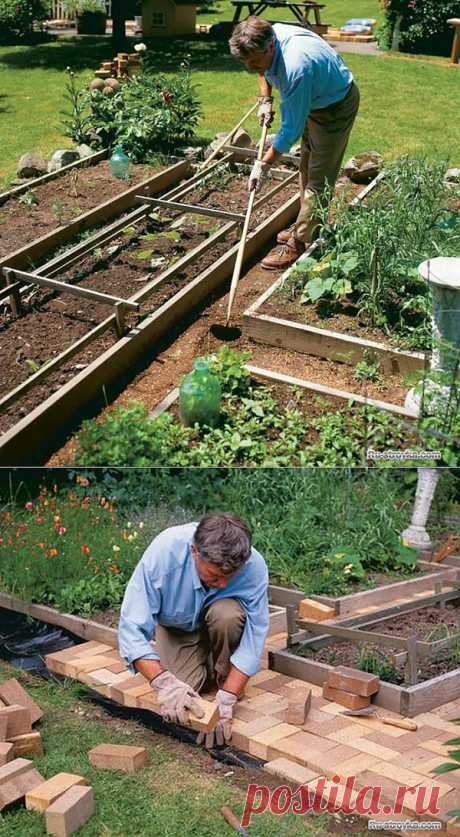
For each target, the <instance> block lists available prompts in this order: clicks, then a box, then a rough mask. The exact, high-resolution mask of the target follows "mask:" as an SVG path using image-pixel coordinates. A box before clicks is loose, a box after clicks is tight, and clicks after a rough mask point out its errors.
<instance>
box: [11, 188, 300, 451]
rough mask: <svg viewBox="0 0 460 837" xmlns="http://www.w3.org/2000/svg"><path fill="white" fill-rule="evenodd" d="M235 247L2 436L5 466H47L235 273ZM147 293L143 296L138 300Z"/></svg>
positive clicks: (269, 228) (260, 234)
mask: <svg viewBox="0 0 460 837" xmlns="http://www.w3.org/2000/svg"><path fill="white" fill-rule="evenodd" d="M298 206H299V197H298V195H296V196H294V197H292V198H290V199H289V200H288V201H286V203H285V204H283V205H282V206H281V207H280V208H279V209H277V210H276V211H275V212H274V213H273V214H272V215H271V216H270V217H269V218H267V219H266V220H265V221H264V222H263V223H261V224H259V226H258V227H257V228H256V229H255V230H253V231H252V232H251V233H250V234H249V236H248V238H247V242H246V249H245V259H246V260H249V259H251V258H252V257H253V256H254V255H255V253H256V252H257V251H258V250H259V249H260V248H261V247H263V246H264V245H265V244H266V243H267V242H268V241H269V240H270V239H271V238H272V237H273V235H275V234H276V233H277V232H278V231H279V230H280V229H283V228H284V227H285V226H288V225H289V223H291V221H292V220H293V218H294V217H295V216H296V213H297V212H298ZM238 246H239V245H238V244H236V245H234V246H233V247H232V248H230V249H229V250H228V252H227V253H225V254H224V255H223V256H221V257H220V258H219V259H218V260H217V261H216V262H215V263H214V264H212V265H211V266H210V267H208V268H207V269H206V270H204V271H203V272H202V273H201V274H199V275H198V276H197V277H195V279H193V280H192V281H191V282H189V283H188V284H187V285H185V286H184V287H183V288H181V290H180V291H178V292H177V293H176V294H174V296H172V297H171V299H169V300H168V301H167V302H165V303H164V304H163V305H161V306H160V307H159V308H158V309H157V310H156V311H154V312H153V313H152V314H150V315H149V316H148V317H146V318H145V319H144V320H143V321H142V322H140V323H139V324H138V325H137V326H136V327H135V328H133V329H131V331H129V332H128V334H126V335H125V336H124V337H122V338H121V339H120V340H118V341H117V343H116V344H115V345H113V346H111V347H110V348H109V349H107V350H106V351H105V352H104V353H103V354H102V355H101V356H100V357H98V358H97V359H96V360H94V361H93V362H92V363H91V364H89V366H88V367H87V368H86V369H85V370H83V371H82V372H80V373H79V374H78V375H76V376H75V377H74V378H73V379H72V380H70V381H68V382H67V384H64V385H63V386H62V387H61V388H60V389H59V390H57V391H56V392H55V393H53V394H52V395H51V396H50V397H49V398H47V399H46V400H45V401H44V402H43V404H41V405H39V406H38V407H36V408H35V409H34V410H32V411H31V412H30V413H29V414H28V415H27V416H26V417H24V418H23V419H21V420H20V421H19V422H18V423H17V424H16V425H14V426H13V427H12V428H10V430H8V431H7V432H6V433H4V434H3V436H2V437H1V438H0V465H2V466H15V465H21V464H29V465H42V464H43V462H44V461H46V458H47V454H48V453H49V452H50V451H51V450H53V445H54V447H55V444H56V442H55V439H54V440H53V436H55V435H56V433H58V432H59V431H60V430H62V428H63V426H64V425H70V424H72V426H75V422H76V421H77V420H78V418H79V415H78V413H79V411H80V410H82V409H83V408H85V407H86V406H88V405H89V403H90V402H94V406H97V405H99V403H101V404H102V403H103V400H104V399H103V396H104V393H105V397H106V398H109V396H110V392H109V390H110V387H111V386H113V387H114V391H116V386H117V380H118V379H119V378H120V376H121V375H123V374H126V372H127V371H128V370H129V369H130V368H131V367H132V366H133V365H134V364H135V363H136V362H137V361H138V360H139V359H140V358H141V357H142V356H143V355H145V353H146V352H151V351H152V347H153V346H154V345H155V344H156V343H157V342H158V341H159V340H160V339H161V338H163V337H164V335H165V334H167V333H169V332H170V331H171V329H172V328H174V327H175V326H176V325H177V323H178V322H179V321H180V319H181V318H182V317H184V316H188V315H190V313H191V312H192V311H193V310H194V309H195V308H197V307H198V306H199V305H200V304H201V303H202V302H203V301H204V300H205V299H206V298H207V297H208V296H209V295H210V294H211V293H213V292H214V291H215V290H216V289H217V288H218V287H219V286H221V285H222V284H223V283H224V282H225V281H226V280H227V279H228V278H229V277H230V275H231V272H232V269H233V263H234V259H235V258H236V253H237V250H238ZM141 294H142V291H140V292H139V296H140V295H141Z"/></svg>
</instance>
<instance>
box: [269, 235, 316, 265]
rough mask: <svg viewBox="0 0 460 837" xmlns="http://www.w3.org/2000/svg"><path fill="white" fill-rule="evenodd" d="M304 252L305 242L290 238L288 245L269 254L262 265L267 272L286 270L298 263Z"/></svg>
mask: <svg viewBox="0 0 460 837" xmlns="http://www.w3.org/2000/svg"><path fill="white" fill-rule="evenodd" d="M304 250H305V244H304V243H303V241H297V239H296V238H290V239H289V241H288V242H287V243H286V244H283V245H282V246H281V247H278V248H277V249H276V250H273V251H272V252H271V253H269V255H268V256H265V258H264V259H262V261H261V263H260V264H261V266H262V267H264V268H265V270H285V269H286V268H287V267H289V265H291V264H293V262H295V261H297V259H298V258H299V256H300V255H301V254H302V253H303V252H304Z"/></svg>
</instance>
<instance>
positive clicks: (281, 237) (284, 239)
mask: <svg viewBox="0 0 460 837" xmlns="http://www.w3.org/2000/svg"><path fill="white" fill-rule="evenodd" d="M293 235H294V224H292V226H291V227H288V228H287V230H280V232H279V233H278V235H277V236H276V240H277V242H278V244H287V243H288V241H289V239H290V238H292V236H293Z"/></svg>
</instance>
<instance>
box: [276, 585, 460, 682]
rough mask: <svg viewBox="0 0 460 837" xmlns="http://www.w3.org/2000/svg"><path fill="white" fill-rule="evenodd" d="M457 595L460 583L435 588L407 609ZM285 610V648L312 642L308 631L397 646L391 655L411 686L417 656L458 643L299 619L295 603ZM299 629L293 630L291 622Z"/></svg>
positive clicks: (459, 595) (455, 639) (384, 618)
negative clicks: (450, 587)
mask: <svg viewBox="0 0 460 837" xmlns="http://www.w3.org/2000/svg"><path fill="white" fill-rule="evenodd" d="M459 598H460V586H457V587H456V589H455V590H450V591H448V592H444V593H442V592H438V593H436V594H435V595H434V596H431V597H429V598H428V599H426V600H424V602H423V604H422V603H421V602H420V601H418V602H414V603H413V607H412V608H411V610H419V609H421V608H423V607H427V606H429V605H434V604H441V603H445V602H447V601H452V600H455V599H459ZM286 614H287V629H288V640H287V645H288V648H290V647H292V646H293V645H295V644H297V643H305V641H307V642H308V643H309V644H313V643H314V640H311V637H309V634H316V635H319V636H320V637H321V639H322V640H328V642H329V641H330V638H331V637H336V638H337V639H339V640H340V641H343V642H352V643H354V644H359V643H366V642H367V643H373V644H374V645H379V646H382V647H383V648H392V649H397V650H398V651H400V652H403V653H401V654H397V655H395V657H394V659H395V662H397V663H399V664H404V665H405V666H406V671H407V675H408V681H409V684H410V685H411V686H415V685H416V684H417V683H418V673H417V672H418V660H419V659H426V658H430V657H436V656H437V654H438V653H439V651H442V650H445V649H448V648H451V647H455V645H457V644H458V643H459V639H460V637H459V636H451V637H448V638H446V639H442V640H438V641H436V642H434V643H430V642H427V641H426V640H425V641H424V640H418V639H417V636H416V634H415V633H413V632H410V633H409V634H408V636H407V637H399V636H393V635H391V634H384V633H379V632H372V631H366V630H363V625H361V626H359V627H348V626H345V625H339V624H331V623H330V622H328V623H325V622H316V621H314V620H307V619H300V618H296V616H295V606H293V605H290V606H288V608H287V610H286ZM388 618H389V617H388V614H386V615H385V616H382V617H380V618H379V619H374V620H372V619H369V620H368V622H367V623H365V624H367V625H373V624H376V623H378V622H384V621H388ZM297 625H298V626H299V627H300V628H301V629H303V630H300V631H298V632H295V631H294V630H293V629H294V628H295V626H297Z"/></svg>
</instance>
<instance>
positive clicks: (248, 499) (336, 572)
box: [0, 469, 455, 616]
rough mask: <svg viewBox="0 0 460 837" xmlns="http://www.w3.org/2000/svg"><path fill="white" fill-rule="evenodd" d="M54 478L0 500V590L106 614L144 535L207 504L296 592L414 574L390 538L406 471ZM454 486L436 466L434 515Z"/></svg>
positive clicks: (404, 495)
mask: <svg viewBox="0 0 460 837" xmlns="http://www.w3.org/2000/svg"><path fill="white" fill-rule="evenodd" d="M69 477H70V478H71V483H69ZM57 478H58V479H59V483H54V482H53V481H52V480H51V478H50V480H48V481H47V482H45V483H40V484H39V485H38V486H37V488H36V490H33V491H31V490H30V487H29V486H28V485H27V484H26V485H24V484H20V485H19V487H18V489H17V490H16V491H15V493H14V494H13V496H8V497H5V498H4V503H3V507H2V510H1V538H0V586H1V588H2V589H3V590H5V591H8V592H9V593H11V594H12V595H16V596H19V597H20V598H23V599H26V600H32V601H35V602H42V603H46V604H48V605H52V606H54V607H57V608H58V609H60V610H61V611H63V612H71V613H79V614H81V615H86V616H88V615H91V614H92V613H94V612H95V611H98V610H113V609H117V608H118V607H119V605H120V603H121V601H122V597H123V593H124V589H125V586H126V583H127V581H128V579H129V577H130V575H131V573H132V571H133V569H134V567H135V565H136V563H137V561H138V560H139V558H140V556H141V554H142V552H143V550H144V549H145V547H146V546H147V545H148V543H150V541H151V540H152V538H153V537H155V535H157V534H158V533H159V532H160V531H162V529H164V528H166V527H167V526H171V525H176V524H178V523H182V522H185V521H187V520H193V519H199V517H200V516H201V515H203V514H204V513H205V512H207V511H211V510H223V509H229V508H231V509H232V510H233V511H234V513H236V514H238V515H240V516H241V517H242V518H243V519H245V520H246V521H247V522H248V525H249V526H250V527H251V529H252V531H253V536H254V544H255V546H256V548H257V549H259V550H260V552H261V553H262V554H263V555H264V557H265V558H266V560H267V563H268V566H269V570H270V577H271V580H272V582H273V583H276V584H286V585H291V586H292V585H294V586H297V587H298V588H299V589H301V590H303V591H305V592H306V593H318V594H319V593H323V594H329V595H340V594H343V593H347V592H352V591H354V590H356V589H366V588H368V587H372V586H374V584H375V577H376V574H379V573H383V574H385V576H387V578H389V579H391V578H393V577H394V578H396V577H398V576H401V575H402V576H404V575H408V574H409V575H410V574H413V573H414V571H415V561H416V553H415V551H414V550H412V549H410V548H408V547H407V546H406V545H405V544H404V543H401V541H400V536H399V533H400V532H401V531H402V530H403V528H404V527H405V525H406V524H407V522H408V520H409V518H410V514H411V510H412V504H413V493H414V487H415V483H414V480H416V474H415V473H414V472H413V471H404V472H403V474H401V473H399V474H393V473H392V472H389V471H385V472H378V471H373V472H367V473H363V472H353V471H351V470H350V471H347V472H343V471H337V472H331V471H321V470H317V471H301V470H291V469H287V470H284V469H280V470H279V471H277V472H276V473H274V472H273V471H272V470H270V469H268V470H264V469H261V470H260V469H258V470H257V471H251V470H241V471H240V470H233V469H227V470H226V469H218V470H213V469H210V470H207V471H206V472H203V471H200V472H197V471H193V470H182V469H179V470H176V469H171V470H169V469H152V470H149V469H147V470H132V471H126V470H123V471H120V472H117V471H116V470H114V469H111V470H109V471H102V472H101V471H98V470H94V471H92V470H91V471H86V472H78V473H77V474H75V473H72V472H70V473H69V474H65V473H60V474H59V475H58V477H57ZM454 482H455V481H454V480H453V478H452V476H450V475H449V474H448V473H445V474H444V475H443V476H442V478H441V480H440V484H439V494H438V500H437V502H438V507H439V509H440V510H441V509H442V511H443V513H444V510H445V507H446V504H447V501H448V497H449V496H452V493H453V492H455V484H454ZM332 510H333V513H332ZM433 511H434V515H433V520H432V524H431V526H432V529H433V531H436V527H437V526H442V523H441V520H440V521H439V523H437V520H436V507H435V509H434V510H433ZM18 561H20V562H21V566H22V567H23V568H24V572H22V573H18V572H17V566H18Z"/></svg>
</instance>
